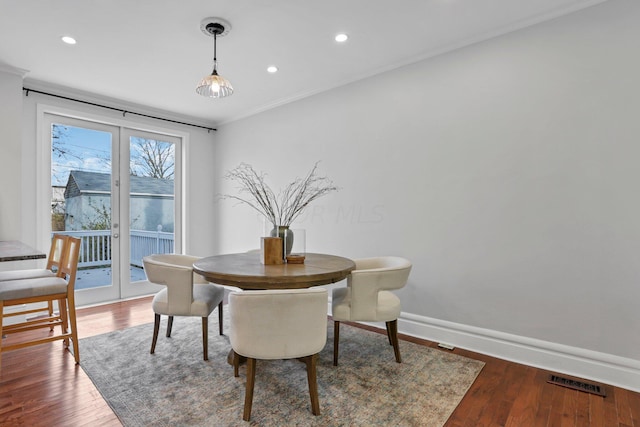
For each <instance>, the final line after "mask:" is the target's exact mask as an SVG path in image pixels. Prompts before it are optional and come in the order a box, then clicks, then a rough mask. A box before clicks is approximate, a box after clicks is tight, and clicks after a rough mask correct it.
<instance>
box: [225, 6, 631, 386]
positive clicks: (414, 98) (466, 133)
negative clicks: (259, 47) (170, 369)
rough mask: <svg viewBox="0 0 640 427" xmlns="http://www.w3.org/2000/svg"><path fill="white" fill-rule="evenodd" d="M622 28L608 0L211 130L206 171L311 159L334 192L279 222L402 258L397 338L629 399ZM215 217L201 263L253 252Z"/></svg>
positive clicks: (625, 10) (277, 167)
mask: <svg viewBox="0 0 640 427" xmlns="http://www.w3.org/2000/svg"><path fill="white" fill-rule="evenodd" d="M638 22H640V2H635V1H630V0H612V1H609V2H606V3H604V4H602V5H599V6H595V7H593V8H590V9H587V10H584V11H581V12H578V13H576V14H573V15H571V16H567V17H563V18H560V19H557V20H554V21H551V22H548V23H544V24H541V25H537V26H535V27H531V28H528V29H525V30H522V31H518V32H516V33H513V34H510V35H506V36H503V37H500V38H497V39H493V40H490V41H488V42H483V43H479V44H477V45H474V46H471V47H468V48H465V49H461V50H458V51H455V52H452V53H449V54H446V55H442V56H439V57H437V58H434V59H431V60H427V61H423V62H420V63H418V64H415V65H412V66H408V67H404V68H401V69H398V70H395V71H392V72H389V73H386V74H383V75H380V76H377V77H373V78H370V79H367V80H365V81H361V82H357V83H354V84H350V85H347V86H344V87H341V88H339V89H335V90H332V91H330V92H326V93H323V94H320V95H317V96H314V97H312V98H308V99H305V100H302V101H299V102H296V103H294V104H290V105H286V106H283V107H280V108H278V109H275V110H271V111H268V112H265V113H262V114H259V115H256V116H254V117H250V118H247V119H244V120H241V121H238V122H234V123H230V124H227V125H224V126H222V127H220V128H219V132H218V135H217V136H218V138H217V145H216V157H215V159H216V162H215V170H216V171H217V174H218V178H221V177H222V176H223V174H224V171H226V170H229V169H231V168H233V167H235V166H236V165H237V164H238V163H240V162H246V163H250V164H252V165H253V166H254V167H255V168H256V169H260V170H263V171H265V172H267V173H268V174H269V178H270V179H271V180H272V182H274V183H275V185H276V187H278V186H280V185H282V184H284V183H285V182H287V181H288V180H291V179H292V178H294V177H296V176H300V175H302V174H304V173H305V172H306V171H307V170H308V169H309V168H310V167H311V166H312V165H313V163H314V162H315V161H317V160H321V164H320V170H321V172H322V173H325V174H327V175H328V176H330V177H331V178H332V179H333V180H334V181H335V182H336V184H337V185H339V186H341V187H342V190H341V191H340V192H339V193H337V194H335V195H330V196H328V197H326V198H325V199H321V200H319V201H318V203H316V204H315V206H314V207H313V208H312V212H311V215H309V216H308V217H307V218H306V219H305V220H304V221H300V222H298V223H296V224H294V227H295V226H298V227H304V228H306V229H307V249H308V250H309V251H312V252H313V251H315V252H329V253H334V254H341V255H345V256H349V257H353V258H357V257H364V256H371V255H382V254H393V255H401V256H405V257H407V258H409V259H411V260H412V261H413V263H414V269H413V272H412V274H411V277H410V281H409V283H408V285H407V287H406V288H404V289H403V290H402V291H401V292H399V295H400V297H401V299H402V303H403V312H404V313H403V319H404V321H403V322H402V323H401V330H403V329H404V331H405V332H410V333H414V334H418V335H422V336H426V337H427V338H432V339H444V338H446V339H447V340H448V341H449V342H452V343H453V344H455V345H458V346H466V347H468V348H473V349H477V350H481V351H483V352H485V353H490V354H491V353H496V354H497V355H498V356H502V357H505V358H511V359H513V360H519V361H523V362H525V363H529V364H532V365H538V366H544V367H548V368H551V369H557V370H563V371H565V372H569V373H573V374H577V375H582V376H586V377H590V378H595V379H600V380H604V381H607V382H610V383H614V384H618V385H622V386H624V387H628V388H631V389H635V390H640V339H638V336H637V331H638V330H640V310H639V309H638V301H640V283H639V282H640V262H639V260H638V258H639V254H640V197H639V196H638V194H639V193H638V183H640V167H638V159H639V158H640V143H639V139H638V138H639V135H640V120H639V117H640V114H639V113H640V84H639V83H638V76H640V56H639V55H638V52H640V25H638ZM331 66H339V64H332V65H331ZM283 72H286V70H283ZM281 78H286V76H281ZM217 182H222V184H221V187H220V188H219V189H218V191H219V192H222V193H228V192H233V191H234V189H233V188H232V187H231V186H230V185H229V183H228V182H225V181H217ZM216 207H217V215H216V216H217V217H218V219H219V220H218V222H217V225H218V227H219V229H218V230H216V234H217V235H219V236H220V239H219V241H218V242H217V243H218V247H217V248H216V250H217V251H220V252H228V251H237V250H244V249H248V248H251V247H256V246H257V245H258V242H259V240H258V234H257V232H256V230H257V228H258V227H257V226H255V225H254V224H255V223H256V222H257V221H256V219H255V215H254V214H253V213H252V212H251V211H250V210H249V208H246V207H243V206H235V205H234V204H233V203H232V202H230V201H222V202H220V203H218V204H216ZM501 352H502V354H501Z"/></svg>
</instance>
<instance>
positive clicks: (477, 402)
mask: <svg viewBox="0 0 640 427" xmlns="http://www.w3.org/2000/svg"><path fill="white" fill-rule="evenodd" d="M152 319H153V312H152V311H151V299H150V298H143V299H136V300H131V301H124V302H118V303H114V304H109V305H104V306H99V307H92V308H85V309H81V310H78V331H79V335H80V337H81V338H85V337H88V336H92V335H98V334H102V333H105V332H109V331H113V330H117V329H123V328H127V327H130V326H135V325H139V324H143V323H149V322H151V321H152ZM38 333H42V332H38ZM45 333H46V332H45ZM401 338H402V339H405V340H410V341H413V342H417V343H419V344H423V345H426V346H429V347H433V348H437V345H436V343H433V342H430V341H424V340H419V339H415V338H411V337H406V336H402V335H401ZM9 339H11V338H9ZM80 351H81V353H80V358H81V363H82V348H80ZM438 351H448V350H440V349H438ZM453 352H454V353H456V354H460V355H463V356H467V357H471V358H473V359H478V360H482V361H484V362H485V363H486V366H485V367H484V369H483V370H482V372H481V373H480V375H479V376H478V378H477V380H476V381H475V383H474V384H473V385H472V387H471V388H470V390H469V392H468V393H467V395H466V396H465V398H464V399H463V401H462V402H461V403H460V405H459V406H458V408H457V409H456V410H455V412H454V413H453V414H452V415H451V417H450V418H449V420H448V422H447V424H446V426H447V427H463V426H465V427H467V426H468V427H480V426H484V427H486V426H524V427H530V426H531V427H538V426H539V427H544V426H549V427H555V426H559V427H564V426H594V427H609V426H618V427H640V393H634V392H631V391H628V390H624V389H621V388H616V387H612V386H605V390H606V394H607V397H605V398H603V397H600V396H596V395H592V394H588V393H584V392H580V391H576V390H571V389H568V388H564V387H559V386H556V385H552V384H548V383H547V378H548V375H549V374H550V372H547V371H544V370H541V369H536V368H532V367H528V366H524V365H519V364H517V363H511V362H506V361H504V360H500V359H496V358H493V357H489V356H484V355H481V354H478V353H473V352H470V351H466V350H461V349H456V350H454V351H453ZM120 425H121V424H120V422H119V421H118V419H117V417H116V416H115V414H114V413H113V411H111V409H110V408H109V406H108V405H107V404H106V402H105V401H104V400H103V399H102V397H101V395H100V393H99V392H98V390H96V388H95V387H94V386H93V383H92V382H91V380H90V379H89V378H88V377H87V376H86V375H85V373H84V371H83V370H82V369H81V368H80V367H79V366H76V365H75V364H74V360H73V356H72V355H71V354H70V353H69V352H67V351H64V350H63V349H62V344H61V343H60V342H54V343H50V344H43V345H40V346H35V347H30V348H26V349H21V350H16V351H11V352H7V353H3V354H2V372H1V377H0V426H64V427H67V426H91V427H94V426H120Z"/></svg>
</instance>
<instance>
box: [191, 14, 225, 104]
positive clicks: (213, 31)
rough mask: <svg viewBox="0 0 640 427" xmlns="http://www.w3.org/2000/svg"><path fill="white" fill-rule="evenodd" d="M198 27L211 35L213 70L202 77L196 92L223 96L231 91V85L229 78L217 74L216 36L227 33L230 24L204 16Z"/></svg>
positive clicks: (209, 95) (203, 94)
mask: <svg viewBox="0 0 640 427" xmlns="http://www.w3.org/2000/svg"><path fill="white" fill-rule="evenodd" d="M200 29H201V30H202V32H203V33H204V34H206V35H207V36H213V71H212V72H211V74H210V75H208V76H206V77H205V78H203V79H202V81H201V82H200V84H199V85H198V87H197V88H196V92H198V93H199V94H200V95H202V96H208V97H210V98H224V97H225V96H229V95H231V94H232V93H233V86H231V83H229V80H227V79H225V78H224V77H222V76H221V75H219V74H218V58H217V57H216V54H217V52H216V49H217V46H216V45H217V40H218V37H222V36H225V35H227V34H228V33H229V30H230V29H231V25H230V24H229V23H228V22H227V21H225V20H224V19H221V18H206V19H204V20H203V21H202V22H201V23H200Z"/></svg>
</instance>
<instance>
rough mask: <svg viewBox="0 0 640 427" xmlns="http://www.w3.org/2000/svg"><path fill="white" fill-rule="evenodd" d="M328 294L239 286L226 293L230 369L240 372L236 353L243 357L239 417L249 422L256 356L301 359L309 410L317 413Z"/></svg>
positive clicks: (323, 292)
mask: <svg viewBox="0 0 640 427" xmlns="http://www.w3.org/2000/svg"><path fill="white" fill-rule="evenodd" d="M327 298H328V293H327V290H326V289H323V288H308V289H286V290H285V289H278V290H268V291H243V292H231V293H230V294H229V314H230V318H231V327H230V334H229V338H230V341H231V347H232V348H233V351H234V353H235V354H234V360H233V371H234V376H236V377H237V376H238V365H239V363H240V356H243V357H246V358H247V379H246V391H245V399H244V413H243V416H242V418H243V419H244V420H245V421H249V420H250V418H251V406H252V405H253V390H254V385H255V378H256V359H293V358H297V359H300V360H302V361H304V362H305V364H306V367H307V381H308V383H309V396H310V398H311V412H312V413H313V414H314V415H319V414H320V402H319V399H318V387H317V380H316V364H317V357H318V353H319V352H320V351H321V350H322V349H323V348H324V345H325V343H326V342H327Z"/></svg>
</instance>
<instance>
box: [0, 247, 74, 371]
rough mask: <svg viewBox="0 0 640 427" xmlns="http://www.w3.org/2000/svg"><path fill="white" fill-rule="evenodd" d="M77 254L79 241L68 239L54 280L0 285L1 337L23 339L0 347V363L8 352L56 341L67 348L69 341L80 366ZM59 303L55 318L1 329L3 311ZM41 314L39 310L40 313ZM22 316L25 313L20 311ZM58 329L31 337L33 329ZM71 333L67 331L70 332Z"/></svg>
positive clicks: (50, 278)
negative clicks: (9, 308)
mask: <svg viewBox="0 0 640 427" xmlns="http://www.w3.org/2000/svg"><path fill="white" fill-rule="evenodd" d="M79 253H80V239H76V238H74V237H67V238H66V239H65V243H64V246H63V251H62V255H61V258H60V263H59V266H58V270H59V272H58V273H57V274H56V275H53V276H45V277H35V278H21V279H16V280H6V281H3V282H0V283H1V285H0V336H2V334H6V335H9V334H20V335H21V337H23V339H21V340H19V341H18V340H17V341H16V342H15V343H13V344H6V343H5V340H2V342H1V343H0V360H1V356H2V353H3V352H5V351H9V350H16V349H19V348H24V347H29V346H33V345H37V344H44V343H48V342H51V341H55V340H64V343H65V345H66V346H67V347H68V345H69V339H71V341H72V343H73V354H74V358H75V361H76V363H80V348H79V347H78V329H77V327H76V308H75V294H74V292H75V287H74V285H75V280H76V272H77V268H78V256H79ZM53 301H57V302H58V307H59V309H60V311H59V313H58V314H55V313H50V315H49V316H38V317H35V318H33V319H28V320H26V321H22V322H18V323H14V324H11V325H6V326H5V325H4V324H3V323H4V318H5V317H6V316H5V313H4V309H5V307H10V306H22V305H24V304H32V303H40V302H47V303H49V304H51V303H52V302H53ZM40 311H42V310H40ZM23 313H24V311H23ZM54 326H60V328H61V331H60V333H55V332H52V333H51V334H48V335H47V336H45V337H42V336H41V335H38V334H35V335H34V334H33V333H31V332H32V331H33V330H34V329H39V328H51V329H52V330H53V327H54ZM69 329H70V330H69Z"/></svg>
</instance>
